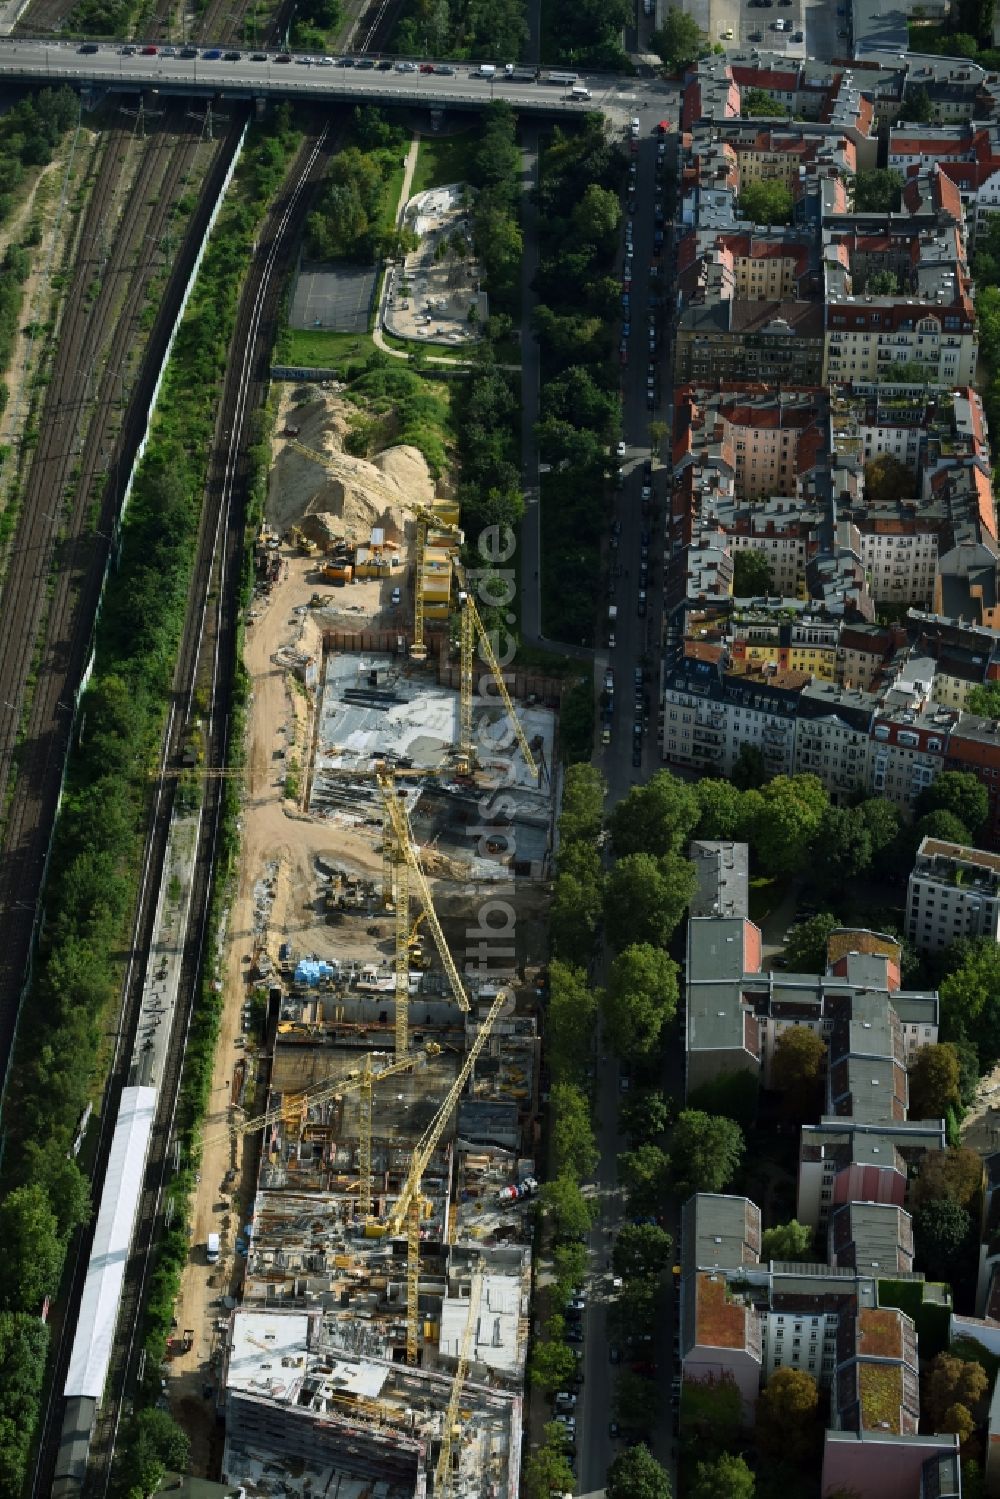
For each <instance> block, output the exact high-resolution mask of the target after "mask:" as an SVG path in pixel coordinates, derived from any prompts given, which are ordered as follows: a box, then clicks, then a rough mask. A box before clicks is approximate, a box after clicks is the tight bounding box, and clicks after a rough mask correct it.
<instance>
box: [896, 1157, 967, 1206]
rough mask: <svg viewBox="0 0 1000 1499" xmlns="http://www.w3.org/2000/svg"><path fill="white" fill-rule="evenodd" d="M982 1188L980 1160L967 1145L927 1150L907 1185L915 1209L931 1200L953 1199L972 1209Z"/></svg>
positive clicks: (958, 1204) (958, 1203) (930, 1202)
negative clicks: (913, 1178) (949, 1148)
mask: <svg viewBox="0 0 1000 1499" xmlns="http://www.w3.org/2000/svg"><path fill="white" fill-rule="evenodd" d="M982 1189H983V1163H982V1161H981V1159H980V1158H979V1156H978V1154H977V1153H976V1151H974V1150H971V1149H970V1148H969V1147H968V1146H967V1145H960V1146H956V1147H955V1148H954V1149H951V1150H928V1151H927V1152H926V1154H925V1155H924V1156H922V1158H921V1161H920V1170H919V1172H918V1174H917V1179H916V1181H915V1182H913V1184H912V1186H911V1188H910V1202H911V1205H912V1206H913V1207H914V1208H918V1207H927V1206H929V1205H930V1204H932V1203H934V1202H954V1203H956V1204H957V1206H958V1207H960V1208H967V1209H968V1210H969V1211H970V1212H975V1211H977V1210H978V1207H979V1195H980V1193H981V1192H982Z"/></svg>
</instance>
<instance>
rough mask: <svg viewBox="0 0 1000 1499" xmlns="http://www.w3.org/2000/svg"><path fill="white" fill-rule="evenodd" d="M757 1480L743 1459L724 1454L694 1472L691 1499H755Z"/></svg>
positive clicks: (729, 1453) (702, 1464)
mask: <svg viewBox="0 0 1000 1499" xmlns="http://www.w3.org/2000/svg"><path fill="white" fill-rule="evenodd" d="M756 1490H757V1480H756V1479H755V1478H754V1475H753V1470H752V1469H751V1468H748V1467H747V1465H746V1462H745V1461H744V1460H743V1458H742V1457H739V1456H737V1455H736V1454H735V1453H732V1452H724V1453H723V1454H722V1456H721V1457H717V1458H715V1459H714V1460H713V1461H712V1462H708V1463H699V1464H698V1466H697V1467H696V1468H695V1470H694V1484H693V1485H692V1487H691V1488H690V1490H689V1491H688V1492H689V1495H690V1499H754V1495H755V1493H756Z"/></svg>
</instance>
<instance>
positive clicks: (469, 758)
mask: <svg viewBox="0 0 1000 1499" xmlns="http://www.w3.org/2000/svg"><path fill="white" fill-rule="evenodd" d="M288 446H289V447H290V448H294V449H295V451H296V452H297V453H301V454H302V455H303V456H304V457H306V458H311V459H312V460H313V462H314V463H317V464H319V466H320V467H321V468H326V469H328V468H329V467H330V460H329V458H327V457H326V456H325V455H324V454H323V453H317V452H315V451H314V450H313V449H312V448H307V447H305V446H304V445H303V444H302V443H301V442H297V441H296V440H295V439H292V440H291V441H290V442H289V444H288ZM406 503H407V508H408V509H409V510H412V511H413V513H414V515H415V516H416V518H417V540H416V551H415V559H414V561H415V566H414V578H413V644H412V646H411V647H410V655H411V656H412V657H413V659H414V660H415V661H425V660H426V659H427V646H426V643H425V640H424V586H423V584H424V558H425V555H426V551H427V536H428V533H429V532H430V531H440V532H441V533H442V534H443V535H445V536H448V537H450V538H451V540H452V541H454V542H456V543H457V545H458V546H461V545H462V544H463V543H464V541H465V532H464V531H462V530H461V529H460V528H459V527H458V526H453V525H451V524H450V522H448V521H446V520H444V519H443V518H442V517H441V516H440V515H437V514H436V513H435V512H434V511H433V510H429V509H428V508H427V507H426V506H425V505H418V504H416V503H415V502H413V501H407V502H406ZM454 566H455V576H456V580H457V582H458V588H459V594H458V601H459V610H460V634H459V640H460V647H461V666H460V670H459V745H458V748H459V755H460V760H461V763H462V764H464V765H465V766H466V767H467V768H469V769H471V768H472V766H473V765H474V764H475V746H474V745H473V742H472V698H473V676H474V672H475V651H476V642H477V640H478V642H479V648H480V651H481V652H482V658H483V660H484V661H485V662H486V664H487V666H488V667H489V669H490V672H491V674H492V677H493V680H494V682H495V683H496V687H497V691H498V693H499V694H500V699H501V701H502V702H503V705H504V709H505V711H506V713H507V716H508V718H509V719H510V721H511V724H512V725H513V728H514V734H515V737H516V739H517V743H518V746H519V748H520V750H521V754H522V755H523V756H524V762H525V764H526V765H527V767H528V769H529V771H530V772H531V774H532V775H533V776H534V777H535V779H536V780H538V778H539V775H540V769H539V766H538V765H537V763H536V761H535V757H534V755H533V754H532V752H531V748H530V746H529V744H528V740H527V737H526V735H525V733H524V730H523V729H522V727H521V724H520V721H519V719H518V717H517V714H516V713H515V712H514V704H513V702H512V701H511V696H510V693H509V692H508V691H507V684H506V682H505V681H504V679H503V672H502V671H501V669H500V663H499V662H498V661H497V658H496V653H495V651H494V650H493V646H492V645H491V643H490V638H489V635H488V634H487V632H486V627H485V626H484V624H483V622H482V619H481V618H480V616H479V610H478V609H477V608H476V604H475V600H474V599H473V597H472V591H471V589H470V588H469V587H468V583H467V579H466V576H465V570H464V568H463V567H462V564H461V562H460V561H459V560H458V558H457V557H456V558H455V564H454Z"/></svg>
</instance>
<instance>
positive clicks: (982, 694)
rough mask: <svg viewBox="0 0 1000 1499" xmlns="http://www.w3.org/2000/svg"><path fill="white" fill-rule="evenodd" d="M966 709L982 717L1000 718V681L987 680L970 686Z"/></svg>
mask: <svg viewBox="0 0 1000 1499" xmlns="http://www.w3.org/2000/svg"><path fill="white" fill-rule="evenodd" d="M965 707H966V711H967V712H969V713H978V714H979V716H980V718H1000V682H985V683H983V684H982V685H981V686H978V687H970V689H969V691H968V693H967V695H966V699H965Z"/></svg>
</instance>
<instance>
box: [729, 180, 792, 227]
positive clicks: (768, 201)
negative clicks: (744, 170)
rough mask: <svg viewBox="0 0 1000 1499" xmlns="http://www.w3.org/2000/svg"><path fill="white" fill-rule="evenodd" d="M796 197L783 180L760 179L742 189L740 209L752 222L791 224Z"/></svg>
mask: <svg viewBox="0 0 1000 1499" xmlns="http://www.w3.org/2000/svg"><path fill="white" fill-rule="evenodd" d="M794 206H795V204H794V199H793V198H792V195H791V192H790V191H789V189H788V188H787V187H786V186H785V184H784V183H783V182H778V181H776V180H774V179H770V180H767V179H758V180H756V181H751V182H748V183H747V184H746V186H745V187H742V188H741V189H740V196H739V204H738V207H739V211H740V213H741V214H742V215H743V216H744V217H745V218H748V219H749V220H750V222H751V223H752V224H767V225H772V224H790V223H791V221H792V210H793V208H794Z"/></svg>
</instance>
